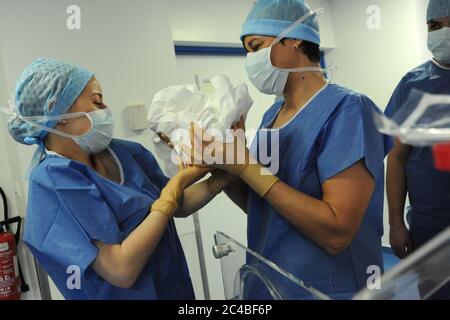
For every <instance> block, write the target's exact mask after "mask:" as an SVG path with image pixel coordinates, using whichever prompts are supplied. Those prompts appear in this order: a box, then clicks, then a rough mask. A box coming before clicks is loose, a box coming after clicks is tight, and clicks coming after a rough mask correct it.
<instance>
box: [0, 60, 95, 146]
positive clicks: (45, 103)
mask: <svg viewBox="0 0 450 320" xmlns="http://www.w3.org/2000/svg"><path fill="white" fill-rule="evenodd" d="M93 76H94V74H93V73H91V72H89V71H87V70H85V69H83V68H81V67H78V66H76V65H73V64H70V63H66V62H63V61H59V60H56V59H52V58H39V59H37V60H35V61H34V62H33V63H31V64H30V65H29V66H27V67H26V68H25V70H24V71H23V72H22V74H21V75H20V77H19V79H18V81H17V85H16V97H15V103H16V107H17V112H18V113H20V114H21V115H22V116H24V117H34V116H58V115H63V114H65V113H67V111H69V109H70V107H71V106H72V105H73V104H74V102H75V100H76V99H77V98H78V97H79V96H80V94H81V93H82V92H83V90H84V88H85V87H86V85H87V84H88V82H89V81H90V80H91V79H92V77H93ZM40 124H43V125H44V126H46V127H50V128H54V127H55V126H56V124H57V122H56V121H47V122H44V123H40ZM8 130H9V133H10V134H11V136H12V137H13V138H14V139H15V140H16V141H17V142H19V143H22V144H27V145H32V144H39V145H42V142H43V141H44V139H45V137H46V136H47V134H48V132H46V131H45V130H42V129H39V128H37V127H34V126H32V125H30V124H28V123H26V122H24V121H23V120H21V119H19V118H14V119H11V120H10V121H9V122H8Z"/></svg>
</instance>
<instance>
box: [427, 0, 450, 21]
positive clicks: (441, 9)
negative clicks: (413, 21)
mask: <svg viewBox="0 0 450 320" xmlns="http://www.w3.org/2000/svg"><path fill="white" fill-rule="evenodd" d="M448 16H450V0H430V3H429V5H428V10H427V21H431V20H433V19H437V18H442V17H448Z"/></svg>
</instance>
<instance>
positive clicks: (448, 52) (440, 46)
mask: <svg viewBox="0 0 450 320" xmlns="http://www.w3.org/2000/svg"><path fill="white" fill-rule="evenodd" d="M428 49H429V50H430V51H431V53H432V54H433V57H434V58H435V59H436V60H437V61H438V62H440V63H444V64H450V28H449V27H444V28H441V29H439V30H436V31H432V32H429V33H428Z"/></svg>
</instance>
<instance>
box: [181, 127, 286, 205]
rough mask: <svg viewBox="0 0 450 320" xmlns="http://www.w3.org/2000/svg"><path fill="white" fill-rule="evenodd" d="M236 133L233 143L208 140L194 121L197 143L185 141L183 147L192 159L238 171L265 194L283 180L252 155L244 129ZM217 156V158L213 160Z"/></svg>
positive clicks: (256, 189)
mask: <svg viewBox="0 0 450 320" xmlns="http://www.w3.org/2000/svg"><path fill="white" fill-rule="evenodd" d="M235 133H236V134H235V139H234V142H231V143H223V142H220V141H212V142H211V141H205V140H204V139H203V130H202V129H201V128H199V127H198V126H197V125H195V124H193V125H192V126H191V137H192V142H193V143H192V145H193V146H194V147H190V146H186V145H184V146H182V150H183V152H184V154H185V155H187V156H188V158H190V159H188V161H189V160H190V161H192V162H193V163H198V162H199V160H201V161H202V163H203V165H207V166H210V167H212V168H215V169H220V170H223V171H226V172H228V173H230V174H232V175H235V176H237V177H239V178H241V179H242V180H243V181H244V182H245V183H247V185H249V186H250V187H251V188H252V189H253V190H255V191H256V192H257V193H258V194H259V195H260V196H261V197H263V198H264V197H265V195H266V194H267V192H269V191H270V189H271V188H272V187H273V186H274V185H275V184H276V183H277V182H278V181H279V178H278V177H276V176H274V175H273V174H272V173H271V172H270V171H269V170H267V169H266V168H265V167H263V166H262V165H261V164H259V163H258V162H257V161H256V160H255V159H253V158H252V157H251V156H250V152H249V150H248V148H247V147H246V144H245V133H244V132H243V130H240V131H235ZM227 149H228V150H234V153H233V155H234V159H227V154H226V150H227ZM214 159H215V160H216V161H214V162H213V161H212V160H214Z"/></svg>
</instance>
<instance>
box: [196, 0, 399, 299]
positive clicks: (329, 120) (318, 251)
mask: <svg viewBox="0 0 450 320" xmlns="http://www.w3.org/2000/svg"><path fill="white" fill-rule="evenodd" d="M296 21H297V22H296ZM241 39H242V41H243V43H244V46H245V48H246V50H247V51H248V56H247V71H248V75H249V78H250V80H251V81H252V83H253V84H254V85H255V86H256V87H257V88H258V89H259V90H260V91H261V92H263V93H265V94H273V95H276V96H279V97H280V98H282V99H279V101H278V102H277V103H275V104H274V105H273V106H271V107H270V108H269V109H268V110H267V111H266V113H265V115H264V117H263V119H262V123H261V127H260V130H259V133H258V135H257V137H256V140H255V142H254V144H253V147H252V148H251V150H252V151H250V150H246V152H247V155H248V157H247V162H246V163H245V164H218V163H214V164H213V165H212V167H214V168H220V169H223V170H225V171H227V172H229V173H231V174H233V175H236V176H238V177H239V178H240V179H239V180H237V181H235V182H233V183H232V184H230V185H229V186H228V187H227V188H226V189H225V191H226V192H227V194H228V195H229V197H230V198H231V199H232V200H233V201H234V202H235V203H236V204H238V205H239V206H240V207H241V208H242V210H244V211H245V212H246V213H247V214H248V246H249V248H250V249H252V250H254V251H256V252H257V253H259V254H261V255H262V256H264V257H265V258H267V259H269V260H270V261H272V262H274V263H275V264H277V265H278V266H280V267H281V268H283V269H284V270H286V271H288V272H290V273H292V274H293V275H294V276H296V277H298V278H299V279H301V280H303V281H305V282H306V283H307V284H308V285H310V286H312V287H314V288H316V289H318V290H319V291H321V292H323V293H325V294H327V295H329V296H330V297H331V298H334V299H348V298H351V297H352V296H353V295H354V294H355V293H356V292H357V291H358V290H360V289H361V288H364V287H366V285H367V280H368V278H369V276H371V275H373V273H372V272H370V271H369V270H370V269H369V267H372V268H373V266H375V267H378V268H379V271H383V259H382V251H381V249H382V246H381V237H382V234H383V193H384V162H383V160H384V158H385V156H386V154H387V153H388V151H389V149H390V147H391V141H390V140H389V139H388V138H387V137H384V136H383V135H381V134H380V133H378V131H377V129H376V127H375V125H374V122H373V119H372V112H373V111H374V110H377V107H376V106H375V104H374V103H373V102H372V101H371V100H370V99H369V98H367V97H366V96H364V95H362V94H359V93H356V92H353V91H351V90H349V89H346V88H343V87H341V86H338V85H335V84H331V83H328V82H327V80H326V79H325V78H324V76H323V72H322V71H323V70H321V69H320V67H319V65H320V50H319V46H320V35H319V28H318V21H317V16H316V14H314V13H313V12H311V11H310V9H309V8H308V6H307V5H305V3H304V1H301V0H260V1H258V2H257V3H256V4H255V6H254V7H253V9H252V11H251V12H250V15H249V16H248V18H247V20H246V22H245V24H244V27H243V33H242V37H241ZM241 128H243V126H242V125H241ZM194 134H195V135H196V136H197V139H201V137H200V136H201V135H199V134H198V130H197V133H194ZM276 137H279V142H278V143H274V145H275V148H271V147H270V146H271V145H272V143H271V142H273V141H269V140H270V139H275V138H276ZM203 143H204V144H203V147H205V146H206V145H208V144H209V143H210V142H209V141H207V140H206V139H203ZM226 147H230V146H229V145H228V146H227V145H222V146H220V145H219V144H216V146H215V148H216V156H218V157H219V158H220V155H223V154H225V152H224V149H225V148H226ZM265 148H267V149H268V150H269V151H267V152H263V153H262V154H263V155H265V154H271V157H272V159H274V158H275V157H278V159H279V170H277V171H276V172H271V173H270V172H269V170H268V169H265V168H264V166H263V165H262V164H261V163H264V160H263V159H261V156H260V152H257V151H258V150H259V149H264V150H265ZM197 151H203V150H201V149H197ZM249 159H251V161H250V160H249ZM256 162H257V163H256ZM252 163H253V164H252ZM255 163H256V164H255ZM264 164H267V163H264ZM275 167H276V166H275ZM248 264H250V265H253V266H254V267H255V268H256V269H258V268H259V269H260V271H261V272H262V274H263V275H265V276H266V277H268V278H269V279H270V280H271V281H272V282H273V283H274V284H275V285H276V287H278V289H279V290H280V292H281V294H282V296H283V297H284V298H286V299H314V296H313V295H311V294H310V293H309V292H308V291H307V290H304V289H302V288H300V287H299V286H297V285H294V283H293V282H291V281H287V280H286V279H285V278H283V277H280V276H277V275H276V274H275V273H273V272H272V271H270V270H269V269H268V268H264V266H263V265H258V263H257V262H256V261H252V259H251V258H249V260H248ZM245 297H246V298H247V299H271V298H272V296H271V295H270V294H269V292H268V291H267V290H266V289H264V286H263V285H262V282H261V281H259V280H257V279H256V278H251V279H250V280H249V281H247V283H246V290H245Z"/></svg>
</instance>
